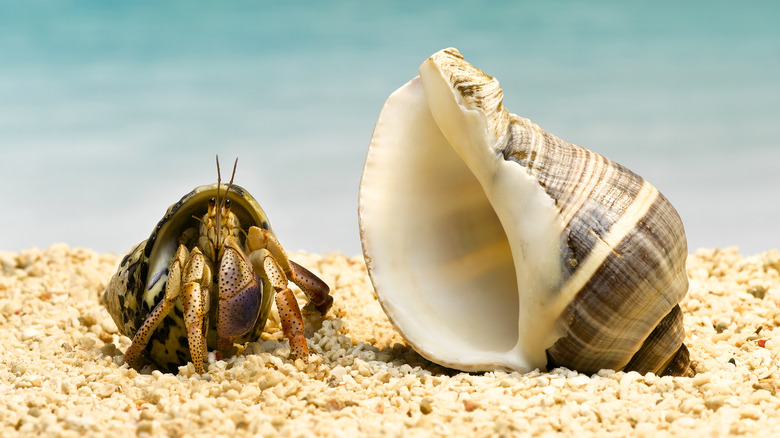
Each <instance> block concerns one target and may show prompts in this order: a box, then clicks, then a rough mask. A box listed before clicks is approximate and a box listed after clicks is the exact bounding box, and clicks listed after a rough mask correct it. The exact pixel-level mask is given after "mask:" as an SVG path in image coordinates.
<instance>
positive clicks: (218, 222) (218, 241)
mask: <svg viewBox="0 0 780 438" xmlns="http://www.w3.org/2000/svg"><path fill="white" fill-rule="evenodd" d="M221 186H222V175H220V173H219V154H217V202H216V204H217V224H216V225H217V242H216V245H215V246H216V248H214V249H215V251H214V257H218V254H219V245H220V244H221V243H222V241H221V240H220V238H219V231H220V229H222V222H221V220H222V218H221V217H220V213H221V210H222V202H221V201H220V200H219V188H220V187H221ZM225 197H227V193H225Z"/></svg>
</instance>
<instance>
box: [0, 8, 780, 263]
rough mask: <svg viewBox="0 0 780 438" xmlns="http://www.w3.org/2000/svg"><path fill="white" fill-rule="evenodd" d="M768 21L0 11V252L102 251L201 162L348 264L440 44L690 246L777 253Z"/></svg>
mask: <svg viewBox="0 0 780 438" xmlns="http://www.w3.org/2000/svg"><path fill="white" fill-rule="evenodd" d="M678 3H684V4H678ZM777 23H780V3H778V2H775V1H745V2H739V3H737V2H732V1H707V2H677V1H661V2H643V3H635V2H576V1H550V2H478V1H448V2H418V1H400V2H392V3H391V2H367V1H352V2H346V1H341V2H321V3H312V4H307V5H296V4H294V3H293V2H287V3H284V2H256V1H252V2H250V1H238V2H230V3H216V2H214V3H211V2H197V1H190V2H185V1H179V2H170V1H167V2H144V1H138V2H121V3H120V2H99V1H25V2H16V1H5V0H0V151H2V158H3V159H2V160H1V161H0V186H1V187H3V191H4V194H5V195H4V197H3V199H4V204H3V205H4V208H3V210H4V213H5V214H2V215H0V249H4V250H14V251H18V250H20V249H23V248H29V247H32V246H38V247H46V246H48V245H50V244H52V243H55V242H60V241H64V242H66V243H68V244H70V245H72V246H86V247H90V248H94V249H96V250H99V251H116V252H122V251H124V250H126V249H127V248H128V247H129V246H130V245H131V244H132V243H134V242H136V241H138V240H141V239H143V238H145V237H146V236H147V235H148V234H149V232H150V231H151V229H152V226H153V225H154V223H155V222H156V221H157V220H158V219H159V218H160V217H161V216H162V213H163V212H164V211H165V209H166V208H167V206H168V205H169V204H171V203H172V202H174V201H175V200H177V199H178V198H179V197H180V196H181V195H183V194H184V193H186V192H188V191H189V190H190V189H191V188H192V187H194V186H196V185H199V184H205V183H210V182H213V181H214V180H215V179H216V172H215V166H214V155H215V154H217V153H218V154H219V155H220V157H222V160H223V166H224V167H227V164H226V163H230V162H232V159H233V158H234V157H239V164H238V171H237V175H236V181H237V183H238V184H240V185H242V186H244V187H245V188H247V189H248V190H250V191H251V192H252V193H253V194H254V195H255V196H256V197H257V198H258V199H259V200H260V202H261V204H262V205H263V206H264V208H265V209H266V212H267V213H268V214H269V216H270V218H271V221H272V224H273V226H274V228H275V230H276V232H277V234H278V235H279V237H280V239H281V240H282V241H283V243H285V245H286V246H287V247H288V249H290V250H297V249H305V250H308V251H312V252H328V251H342V252H345V253H347V254H357V253H359V252H360V246H359V238H358V231H357V213H356V210H357V188H358V183H359V180H360V173H361V170H362V164H363V159H364V157H365V151H366V148H367V146H368V141H369V139H370V136H371V132H372V129H373V124H374V122H375V121H376V117H377V115H378V114H379V109H380V108H381V106H382V104H383V102H384V100H385V99H386V98H387V96H388V95H389V94H390V93H391V92H392V91H393V90H394V89H396V88H398V87H399V86H401V85H402V84H404V83H405V82H406V81H407V80H409V79H411V78H412V77H413V76H415V75H416V70H417V67H418V66H419V64H420V63H421V62H422V61H423V60H424V59H425V58H426V57H427V56H429V55H430V54H431V53H433V52H435V51H437V50H439V49H441V48H444V47H448V46H455V47H457V48H458V49H460V51H461V52H462V53H463V54H464V56H465V57H466V59H468V60H469V61H470V62H472V63H473V64H475V65H477V66H478V67H480V68H482V69H483V70H484V71H486V72H487V73H488V74H491V75H493V76H495V77H497V78H498V79H499V80H500V81H501V84H502V86H503V87H504V91H505V96H506V98H505V104H506V106H507V107H508V108H509V109H510V110H511V111H513V112H515V113H518V114H520V115H522V116H524V117H528V118H530V119H531V120H533V121H535V122H536V123H538V124H539V125H540V126H542V127H543V128H545V129H547V130H549V131H550V132H552V133H554V134H556V135H558V136H559V137H561V138H563V139H565V140H568V141H571V142H574V143H578V144H581V145H583V146H586V147H589V148H591V149H593V150H595V151H597V152H600V153H602V154H604V155H607V156H609V157H610V158H613V159H615V160H616V161H618V162H620V163H622V164H624V165H626V166H628V167H630V168H632V169H633V170H635V171H637V172H638V173H640V174H641V175H643V176H644V177H645V178H647V179H648V180H650V181H651V182H652V183H654V184H655V185H656V186H657V187H659V189H661V190H662V192H664V194H665V195H666V196H667V197H668V198H669V199H670V200H671V201H672V202H673V203H674V205H675V206H676V207H677V208H678V210H679V212H680V214H681V216H682V218H683V221H684V222H685V225H686V229H687V232H688V239H689V246H690V248H698V247H722V246H730V245H738V246H739V247H740V249H741V250H742V252H743V253H747V254H750V253H755V252H759V251H764V250H767V249H770V248H778V247H780V232H779V231H778V224H780V26H779V25H778V24H777ZM224 172H227V170H224Z"/></svg>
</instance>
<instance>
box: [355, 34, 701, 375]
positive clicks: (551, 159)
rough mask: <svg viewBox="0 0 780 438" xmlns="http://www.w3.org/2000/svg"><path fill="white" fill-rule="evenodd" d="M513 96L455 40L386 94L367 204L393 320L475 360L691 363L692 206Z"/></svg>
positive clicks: (434, 355) (380, 291) (618, 365)
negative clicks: (573, 138)
mask: <svg viewBox="0 0 780 438" xmlns="http://www.w3.org/2000/svg"><path fill="white" fill-rule="evenodd" d="M502 100H503V93H502V90H501V88H500V86H499V84H498V81H496V80H495V79H494V78H492V77H490V76H488V75H486V74H484V73H483V72H481V71H480V70H478V69H477V68H475V67H473V66H472V65H470V64H469V63H468V62H466V61H465V60H464V59H463V57H462V56H461V55H460V53H459V52H458V51H457V50H455V49H445V50H442V51H440V52H438V53H436V54H434V55H433V56H431V57H430V58H429V59H428V60H426V61H425V62H424V63H423V64H422V66H421V67H420V76H418V77H416V78H414V79H413V80H412V81H410V82H409V83H407V84H406V85H404V86H403V87H401V88H400V89H398V90H397V91H396V92H394V93H393V94H392V95H391V96H390V97H389V98H388V100H387V102H386V103H385V106H384V107H383V109H382V112H381V114H380V116H379V120H378V121H377V124H376V128H375V130H374V135H373V137H372V139H371V145H370V147H369V151H368V155H367V157H366V163H365V167H364V171H363V177H362V180H361V186H360V202H359V204H360V205H359V218H360V230H361V239H362V243H363V252H364V255H365V258H366V262H367V266H368V268H369V273H370V275H371V279H372V281H373V284H374V287H375V289H376V293H377V296H378V298H379V300H380V303H381V304H382V307H383V308H384V310H385V312H386V313H387V315H388V317H389V318H390V320H391V322H392V323H393V325H394V326H395V327H396V329H398V331H399V332H400V333H401V334H402V335H403V336H404V337H405V339H406V340H407V341H408V342H409V343H410V345H412V347H413V348H415V349H416V350H417V351H418V352H419V353H420V354H421V355H423V356H424V357H426V358H428V359H429V360H432V361H434V362H437V363H440V364H442V365H445V366H449V367H453V368H457V369H461V370H466V371H484V370H493V369H508V370H520V371H529V370H533V369H535V368H540V369H544V368H550V367H555V366H566V367H568V368H572V369H575V370H578V371H581V372H586V373H595V372H597V371H599V370H600V369H614V370H619V369H624V370H636V371H639V372H642V373H644V372H655V373H657V374H673V375H680V374H684V373H685V372H686V371H687V369H688V362H689V360H688V351H687V349H686V347H685V345H684V344H683V338H684V330H683V326H682V314H681V312H680V307H679V305H678V303H679V302H680V301H681V300H682V298H683V297H684V296H685V293H686V291H687V288H688V282H687V277H686V274H685V258H686V255H687V247H686V240H685V233H684V230H683V225H682V222H681V220H680V218H679V216H678V214H677V212H676V211H675V209H674V208H673V207H672V205H671V204H670V203H669V202H668V201H667V199H666V198H665V197H664V196H663V195H661V194H660V193H659V192H658V190H656V189H655V187H653V186H652V185H650V183H648V182H647V181H645V180H644V179H643V178H641V177H640V176H638V175H636V174H635V173H633V172H631V171H630V170H628V169H626V168H625V167H623V166H621V165H619V164H617V163H615V162H613V161H611V160H609V159H607V158H605V157H603V156H601V155H599V154H596V153H594V152H591V151H589V150H587V149H584V148H582V147H580V146H576V145H573V144H570V143H567V142H565V141H563V140H561V139H559V138H557V137H555V136H554V135H552V134H549V133H547V132H545V131H544V130H542V129H541V128H539V127H538V126H537V125H536V124H534V123H532V122H531V121H529V120H527V119H524V118H522V117H518V116H516V115H514V114H511V113H509V112H508V111H507V110H506V109H505V108H504V106H503V104H502Z"/></svg>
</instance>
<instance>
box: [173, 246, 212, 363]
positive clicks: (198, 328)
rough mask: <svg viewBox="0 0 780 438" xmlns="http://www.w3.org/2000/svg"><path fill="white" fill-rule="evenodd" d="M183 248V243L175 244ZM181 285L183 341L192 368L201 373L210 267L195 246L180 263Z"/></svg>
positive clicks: (206, 325) (204, 357) (203, 358)
mask: <svg viewBox="0 0 780 438" xmlns="http://www.w3.org/2000/svg"><path fill="white" fill-rule="evenodd" d="M179 248H180V249H182V248H184V247H183V246H180V247H179ZM183 282H184V285H183V287H182V310H184V325H185V326H186V327H187V341H188V342H189V346H190V356H192V364H193V365H194V366H195V372H197V373H198V374H203V373H204V372H205V370H204V369H203V362H205V361H206V354H207V351H206V337H205V336H204V334H205V333H206V330H207V327H208V311H209V286H210V285H211V269H210V268H209V265H208V263H207V262H206V257H205V256H204V255H203V253H202V252H200V250H199V249H198V248H197V247H195V248H193V249H192V252H191V253H190V257H189V259H188V260H187V265H186V266H185V267H184V278H183Z"/></svg>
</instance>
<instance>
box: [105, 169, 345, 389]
mask: <svg viewBox="0 0 780 438" xmlns="http://www.w3.org/2000/svg"><path fill="white" fill-rule="evenodd" d="M236 161H237V160H236ZM217 175H218V176H217V183H216V184H211V185H204V186H200V187H196V188H195V189H194V190H193V191H191V192H190V193H188V194H186V195H184V197H182V198H181V200H179V202H177V203H175V204H173V205H171V206H170V208H168V211H167V212H166V213H165V216H163V218H162V219H161V220H160V221H159V222H158V223H157V226H155V227H154V230H153V231H152V234H151V235H150V236H149V238H148V239H147V240H145V241H143V242H141V243H139V244H137V245H135V246H134V247H133V248H132V249H131V250H130V252H129V253H128V254H127V255H126V256H125V257H124V258H123V259H122V261H121V263H120V264H119V269H118V271H117V272H116V274H115V275H114V276H113V277H112V278H111V281H110V282H109V284H108V287H107V288H106V291H105V293H104V294H103V298H102V302H103V304H104V305H105V307H106V308H107V309H108V312H109V313H110V314H111V316H112V318H113V319H114V322H116V325H117V327H118V328H119V331H120V332H121V333H122V334H124V335H126V336H128V337H130V338H132V343H131V344H130V347H128V349H127V351H126V352H125V358H124V359H125V362H127V363H128V364H130V365H131V366H137V365H138V364H139V360H140V359H141V357H142V356H145V357H146V358H148V359H149V360H151V362H153V363H154V364H155V365H156V366H157V367H158V368H160V369H161V370H165V371H173V370H175V369H176V368H177V367H178V366H180V365H183V364H185V363H187V362H188V361H192V363H193V365H194V366H195V371H196V372H198V373H199V374H203V373H204V366H203V364H204V361H205V360H206V359H207V351H208V350H207V349H211V350H218V351H219V352H220V353H221V354H222V355H223V356H226V355H232V354H234V353H235V351H236V347H235V344H243V343H246V342H249V341H255V340H258V339H260V334H261V333H262V331H263V328H264V326H265V322H266V319H267V317H268V314H269V311H270V309H271V303H272V300H275V302H276V306H277V309H278V311H279V316H280V319H281V322H282V330H283V332H284V334H285V336H286V337H287V338H288V339H289V341H290V349H291V351H292V352H293V353H294V354H295V355H296V356H297V357H298V358H300V359H302V360H303V361H304V362H306V361H307V360H308V347H307V345H306V339H305V337H304V327H303V318H302V316H301V311H300V308H299V307H298V302H297V301H296V298H295V295H294V294H293V292H292V291H291V290H290V288H289V287H288V280H292V282H293V283H295V284H296V285H298V286H299V287H300V288H301V290H303V292H304V293H305V294H306V295H307V296H308V297H309V299H310V304H312V306H313V307H314V308H316V310H318V311H319V312H320V313H322V314H323V315H324V314H325V313H326V312H327V311H328V309H329V308H330V306H331V304H332V303H333V298H332V297H331V296H330V295H329V293H330V290H329V288H328V286H327V285H326V284H325V283H324V282H323V281H322V280H320V279H319V278H318V277H317V276H316V275H314V274H313V273H311V272H310V271H309V270H307V269H306V268H304V267H302V266H300V265H298V264H296V263H295V262H293V261H292V260H289V259H288V258H287V255H286V253H285V251H284V249H283V248H282V245H281V244H280V243H279V241H278V240H277V239H276V237H275V236H274V234H273V232H272V230H271V225H270V223H269V222H268V218H267V217H266V215H265V213H264V212H263V210H262V208H260V205H259V204H258V203H257V201H256V200H255V199H254V198H253V197H252V196H251V195H250V194H249V193H248V192H247V191H246V190H244V189H242V188H241V187H239V186H237V185H234V184H233V178H232V177H231V180H230V183H229V184H223V183H222V182H221V178H220V177H219V159H217ZM233 175H235V164H234V167H233ZM274 297H275V298H274Z"/></svg>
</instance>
